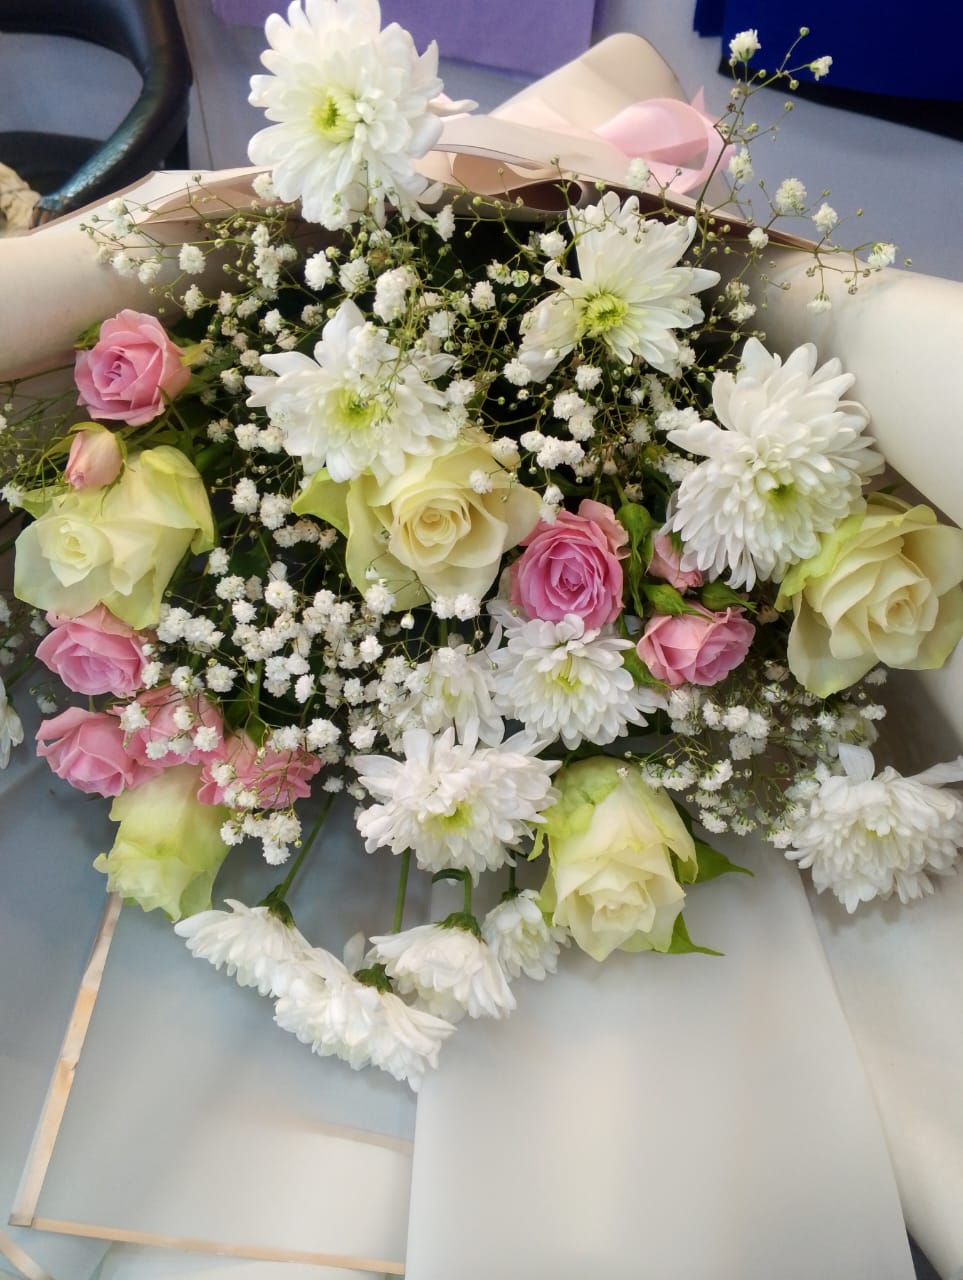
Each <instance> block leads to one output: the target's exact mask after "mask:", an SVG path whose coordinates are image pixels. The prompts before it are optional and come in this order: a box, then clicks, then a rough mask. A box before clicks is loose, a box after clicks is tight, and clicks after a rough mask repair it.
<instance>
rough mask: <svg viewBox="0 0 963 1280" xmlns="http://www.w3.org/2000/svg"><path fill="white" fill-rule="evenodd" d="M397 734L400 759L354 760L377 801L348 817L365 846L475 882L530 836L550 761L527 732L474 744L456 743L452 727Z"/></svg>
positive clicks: (550, 794) (545, 795)
mask: <svg viewBox="0 0 963 1280" xmlns="http://www.w3.org/2000/svg"><path fill="white" fill-rule="evenodd" d="M402 741H403V749H404V757H405V758H404V760H395V759H393V758H392V757H390V756H361V757H359V758H358V759H357V760H356V761H355V768H356V769H357V772H358V777H359V779H360V781H361V783H362V785H363V786H365V787H366V788H367V790H368V791H369V793H370V794H371V795H372V796H374V798H375V799H376V800H379V801H381V802H382V803H379V804H374V805H372V806H371V807H370V808H368V809H363V810H362V811H361V812H360V813H359V814H358V815H357V818H356V823H357V827H358V830H359V832H360V833H361V835H362V836H363V838H364V841H365V848H366V849H367V850H368V852H369V853H373V852H374V850H375V849H377V848H379V847H386V848H389V849H391V851H392V852H393V853H403V852H404V851H405V850H406V849H411V850H412V851H413V852H414V855H415V858H416V860H417V862H418V865H419V866H420V867H421V868H422V869H423V870H426V871H432V872H435V871H444V870H447V869H448V868H455V869H458V870H465V871H467V872H468V873H469V874H470V875H471V877H472V879H473V880H475V881H476V882H477V880H478V876H479V875H480V874H481V872H482V871H491V870H494V869H495V868H496V867H500V866H502V865H503V864H504V862H505V860H506V858H507V857H508V854H509V850H510V849H513V848H515V847H517V846H518V845H520V844H521V843H522V842H523V841H525V840H527V839H530V838H531V836H532V833H533V826H532V824H533V823H538V822H541V821H542V818H541V813H542V810H543V809H546V808H548V807H549V806H550V805H551V804H553V803H554V801H555V791H554V790H553V789H552V785H551V775H552V774H553V773H554V772H555V770H556V769H557V768H558V767H559V766H558V762H557V761H546V760H539V759H538V758H537V757H536V756H535V755H534V754H533V753H534V751H535V749H536V742H535V739H534V738H533V737H532V735H530V734H524V733H519V734H516V735H515V736H514V737H513V738H509V739H508V740H507V741H506V742H504V743H502V744H501V745H500V746H497V747H477V746H476V744H475V742H474V741H472V740H469V741H468V742H466V743H458V742H456V741H455V731H454V729H446V730H445V731H444V732H443V733H442V734H440V735H439V736H437V737H433V736H432V734H430V733H429V732H428V731H427V730H426V729H409V730H407V731H406V732H405V733H404V735H403V738H402Z"/></svg>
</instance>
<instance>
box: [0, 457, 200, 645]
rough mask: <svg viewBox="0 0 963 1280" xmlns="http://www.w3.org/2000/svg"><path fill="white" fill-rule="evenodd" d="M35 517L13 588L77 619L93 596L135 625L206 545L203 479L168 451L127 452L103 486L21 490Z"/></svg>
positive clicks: (20, 547)
mask: <svg viewBox="0 0 963 1280" xmlns="http://www.w3.org/2000/svg"><path fill="white" fill-rule="evenodd" d="M23 505H24V507H25V508H26V509H27V510H28V511H29V512H30V514H31V515H33V516H36V517H37V519H35V520H34V522H33V523H32V524H30V525H28V526H27V528H26V529H24V531H23V533H21V534H20V536H19V538H18V539H17V550H16V562H15V578H14V590H15V592H16V594H17V595H18V596H19V598H20V599H21V600H25V601H26V602H27V603H28V604H32V605H34V606H35V608H37V609H48V610H51V611H53V612H54V613H59V614H64V615H66V616H67V617H71V618H76V617H79V616H80V615H81V614H83V613H87V612H88V610H90V609H93V608H94V607H95V606H96V605H98V604H102V605H104V606H105V607H106V608H107V609H109V610H110V612H111V613H113V614H114V615H115V616H116V617H118V618H120V619H122V621H124V622H126V623H127V624H128V625H129V626H131V627H134V628H135V629H136V630H140V629H142V628H144V627H149V626H151V625H153V623H155V622H156V621H157V619H158V618H159V616H160V606H161V597H162V596H163V593H164V590H165V588H166V587H167V584H168V583H169V582H170V580H171V577H172V575H173V573H174V570H175V569H176V568H177V566H178V564H179V563H180V561H181V559H182V557H183V556H184V554H185V553H186V552H187V551H188V549H190V550H191V551H207V550H210V548H211V547H212V546H213V545H214V525H213V520H212V516H211V508H210V503H209V502H208V499H207V492H206V490H205V488H204V481H203V480H202V479H201V476H200V474H199V473H198V471H197V470H196V468H195V467H194V466H193V464H192V463H191V462H190V461H189V460H188V459H187V458H186V457H185V456H184V454H182V453H181V452H179V450H177V449H173V448H171V447H170V446H168V445H162V446H160V447H159V448H156V449H147V450H145V451H144V452H143V453H141V454H138V455H136V456H134V457H131V458H130V460H129V461H128V463H127V465H126V467H125V468H124V469H123V471H122V472H121V475H120V479H119V480H118V481H117V482H116V483H115V484H113V485H111V486H110V487H108V488H103V489H81V490H79V491H73V490H71V491H68V492H66V493H63V494H60V493H56V494H51V493H50V492H49V491H48V492H44V493H41V494H26V495H25V497H24V502H23Z"/></svg>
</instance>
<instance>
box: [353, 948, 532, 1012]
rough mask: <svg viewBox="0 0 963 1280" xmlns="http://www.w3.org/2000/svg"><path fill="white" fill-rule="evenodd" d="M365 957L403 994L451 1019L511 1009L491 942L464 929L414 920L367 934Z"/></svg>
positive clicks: (508, 990)
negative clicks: (368, 948)
mask: <svg viewBox="0 0 963 1280" xmlns="http://www.w3.org/2000/svg"><path fill="white" fill-rule="evenodd" d="M371 947H372V949H371V952H370V953H369V959H371V960H372V961H373V962H374V963H377V964H383V965H384V966H385V969H386V970H387V972H388V976H389V977H390V978H391V980H392V981H393V982H394V983H395V985H396V986H397V988H398V990H399V991H400V992H401V993H402V995H414V996H416V997H417V998H418V999H419V1000H420V1001H421V1002H422V1004H424V1006H425V1008H426V1009H428V1010H429V1012H431V1013H433V1014H436V1015H437V1016H438V1017H440V1018H445V1019H447V1021H449V1022H457V1021H458V1020H459V1019H460V1018H463V1017H464V1015H465V1014H466V1013H467V1014H468V1016H469V1017H470V1018H504V1017H506V1016H507V1015H508V1014H509V1013H511V1011H512V1010H513V1009H514V1008H515V997H514V996H513V995H512V992H511V988H510V987H509V985H508V979H507V978H506V977H505V974H504V973H503V972H502V969H501V966H500V965H499V963H498V961H497V960H496V958H495V955H494V953H493V952H492V951H491V950H490V949H489V947H488V946H487V945H486V944H485V943H484V942H482V941H481V939H480V938H476V937H475V935H474V934H473V933H471V932H469V931H468V930H467V929H462V928H458V927H455V928H448V927H446V926H444V925H438V924H423V925H418V926H417V927H416V928H414V929H407V930H406V931H405V932H403V933H390V934H385V935H384V936H382V937H378V938H372V939H371Z"/></svg>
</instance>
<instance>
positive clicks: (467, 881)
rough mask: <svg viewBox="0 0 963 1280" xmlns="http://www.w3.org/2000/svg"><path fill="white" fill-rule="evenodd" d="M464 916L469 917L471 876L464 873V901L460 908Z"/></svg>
mask: <svg viewBox="0 0 963 1280" xmlns="http://www.w3.org/2000/svg"><path fill="white" fill-rule="evenodd" d="M462 910H463V911H464V913H465V915H466V916H470V915H471V876H470V875H469V874H468V872H467V871H466V872H465V900H464V904H463V906H462Z"/></svg>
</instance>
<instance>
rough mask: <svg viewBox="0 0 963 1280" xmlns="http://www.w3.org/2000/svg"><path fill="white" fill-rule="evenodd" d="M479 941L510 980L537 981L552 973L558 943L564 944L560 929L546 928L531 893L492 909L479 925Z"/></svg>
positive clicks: (564, 936) (531, 891)
mask: <svg viewBox="0 0 963 1280" xmlns="http://www.w3.org/2000/svg"><path fill="white" fill-rule="evenodd" d="M482 937H483V938H484V939H485V941H486V942H487V943H488V946H489V948H490V950H491V952H492V954H493V955H494V957H495V959H496V960H497V961H498V963H499V965H500V966H501V967H502V969H504V971H505V972H506V973H507V974H508V975H509V976H510V977H512V978H517V977H518V976H519V974H521V973H524V974H526V975H527V976H528V977H529V978H535V979H537V980H538V981H541V980H542V979H543V978H544V977H545V975H546V974H549V973H554V972H555V969H556V966H557V964H558V952H559V943H560V942H567V941H568V935H567V933H566V931H565V930H564V929H558V928H555V927H553V926H552V925H549V924H546V922H545V917H544V916H543V915H542V909H541V907H540V906H539V905H538V894H537V893H536V892H535V890H534V889H523V890H522V891H521V893H516V894H514V895H513V896H512V897H510V898H506V899H505V900H504V901H503V902H500V903H499V904H498V906H497V907H493V908H492V910H491V911H489V913H488V915H487V916H486V917H485V919H484V920H483V922H482Z"/></svg>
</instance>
